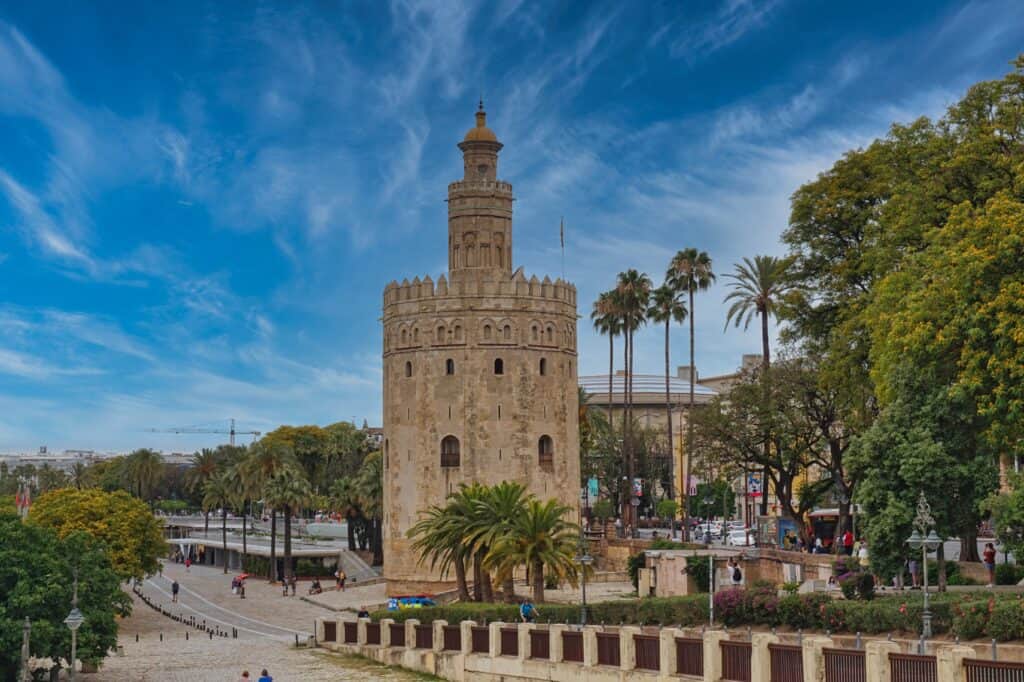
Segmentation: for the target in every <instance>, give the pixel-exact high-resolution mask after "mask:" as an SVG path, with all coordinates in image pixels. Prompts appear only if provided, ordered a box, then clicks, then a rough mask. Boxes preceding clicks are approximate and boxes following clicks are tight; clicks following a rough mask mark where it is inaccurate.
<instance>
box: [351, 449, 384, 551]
mask: <svg viewBox="0 0 1024 682" xmlns="http://www.w3.org/2000/svg"><path fill="white" fill-rule="evenodd" d="M382 464H383V460H382V457H381V454H380V451H379V450H377V451H375V452H371V453H370V454H368V455H367V456H366V457H365V458H364V459H363V466H361V467H360V468H359V473H358V474H357V475H356V486H357V488H358V490H359V497H360V502H361V506H362V509H363V513H364V514H365V515H366V516H367V517H368V518H369V519H370V543H371V545H370V549H371V550H372V551H373V565H374V566H380V565H381V564H383V563H384V547H383V544H384V542H383V540H384V538H383V533H382V528H381V524H382V521H383V516H384V491H383V480H384V469H383V467H382Z"/></svg>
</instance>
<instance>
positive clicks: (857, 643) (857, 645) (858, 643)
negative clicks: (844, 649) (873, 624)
mask: <svg viewBox="0 0 1024 682" xmlns="http://www.w3.org/2000/svg"><path fill="white" fill-rule="evenodd" d="M853 648H854V649H862V648H863V647H862V646H861V641H860V632H858V633H857V639H856V641H855V642H854V644H853Z"/></svg>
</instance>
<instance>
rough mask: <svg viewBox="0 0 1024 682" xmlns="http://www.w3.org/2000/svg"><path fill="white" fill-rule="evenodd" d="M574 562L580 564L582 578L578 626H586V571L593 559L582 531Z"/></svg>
mask: <svg viewBox="0 0 1024 682" xmlns="http://www.w3.org/2000/svg"><path fill="white" fill-rule="evenodd" d="M575 559H576V562H577V563H579V564H580V569H581V570H580V573H582V578H581V581H580V587H581V590H582V595H581V596H582V599H581V601H582V604H581V606H580V625H586V624H587V569H588V568H589V567H590V564H592V563H594V557H592V556H590V553H589V552H587V539H586V536H584V535H583V531H582V529H581V530H580V553H579V554H578V555H577V556H576V557H575Z"/></svg>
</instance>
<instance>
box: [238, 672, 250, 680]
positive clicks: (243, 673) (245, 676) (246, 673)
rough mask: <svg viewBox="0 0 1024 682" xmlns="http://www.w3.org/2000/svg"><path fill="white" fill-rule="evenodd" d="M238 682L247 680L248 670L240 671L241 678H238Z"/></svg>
mask: <svg viewBox="0 0 1024 682" xmlns="http://www.w3.org/2000/svg"><path fill="white" fill-rule="evenodd" d="M238 682H249V671H248V670H243V671H242V678H241V679H240V680H238Z"/></svg>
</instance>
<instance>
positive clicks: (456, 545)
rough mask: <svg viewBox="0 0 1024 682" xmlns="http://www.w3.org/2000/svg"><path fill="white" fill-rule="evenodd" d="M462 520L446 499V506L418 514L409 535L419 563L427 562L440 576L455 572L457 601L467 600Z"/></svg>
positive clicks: (435, 507)
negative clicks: (417, 518) (418, 516)
mask: <svg viewBox="0 0 1024 682" xmlns="http://www.w3.org/2000/svg"><path fill="white" fill-rule="evenodd" d="M463 521H464V517H462V516H461V515H459V514H457V513H456V511H455V505H454V504H453V501H452V498H451V496H449V498H448V501H447V503H446V504H445V506H443V507H442V506H438V505H433V506H431V507H430V508H428V509H427V510H426V511H425V512H423V513H421V514H420V518H419V520H418V521H417V522H416V523H415V524H413V526H412V527H411V528H410V529H409V532H408V536H409V537H410V538H412V539H413V542H412V550H413V551H414V552H416V553H417V554H419V561H418V563H420V564H424V563H428V562H429V564H430V569H431V570H435V569H436V570H438V571H439V572H440V573H441V576H442V577H444V576H447V575H448V572H449V571H450V570H454V572H455V587H456V590H457V591H458V595H459V600H460V601H470V596H469V586H468V584H467V582H466V559H467V558H468V556H469V549H468V548H467V547H466V546H465V545H464V544H463V543H462V532H463Z"/></svg>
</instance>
